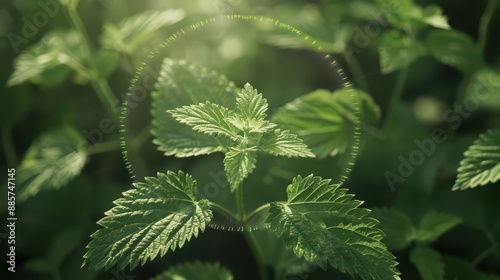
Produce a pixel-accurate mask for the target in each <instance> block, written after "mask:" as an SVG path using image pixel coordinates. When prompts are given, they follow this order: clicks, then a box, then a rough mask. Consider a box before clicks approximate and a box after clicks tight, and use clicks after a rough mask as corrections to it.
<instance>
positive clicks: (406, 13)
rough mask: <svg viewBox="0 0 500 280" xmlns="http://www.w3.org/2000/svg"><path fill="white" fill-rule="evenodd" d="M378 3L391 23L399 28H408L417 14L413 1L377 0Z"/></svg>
mask: <svg viewBox="0 0 500 280" xmlns="http://www.w3.org/2000/svg"><path fill="white" fill-rule="evenodd" d="M377 3H378V6H379V7H380V9H382V11H383V12H384V13H385V14H386V16H387V17H388V18H389V21H390V22H391V23H392V24H394V25H395V26H397V27H403V28H404V27H406V25H407V24H408V22H409V21H410V20H411V19H412V18H413V15H414V12H415V5H414V4H413V1H412V0H377Z"/></svg>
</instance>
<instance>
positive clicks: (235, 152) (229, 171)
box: [224, 147, 257, 191]
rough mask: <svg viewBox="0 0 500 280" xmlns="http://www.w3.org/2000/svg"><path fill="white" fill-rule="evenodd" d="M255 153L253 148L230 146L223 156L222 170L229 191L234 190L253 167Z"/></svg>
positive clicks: (255, 158) (255, 157)
mask: <svg viewBox="0 0 500 280" xmlns="http://www.w3.org/2000/svg"><path fill="white" fill-rule="evenodd" d="M256 161H257V155H256V151H255V149H248V148H242V147H238V148H235V147H230V148H229V152H227V153H226V156H225V157H224V170H225V171H226V175H227V180H228V181H229V183H230V186H231V191H234V190H236V188H237V187H238V186H239V185H240V183H241V182H243V180H244V179H245V178H246V177H248V174H250V173H252V171H253V170H254V169H255V162H256Z"/></svg>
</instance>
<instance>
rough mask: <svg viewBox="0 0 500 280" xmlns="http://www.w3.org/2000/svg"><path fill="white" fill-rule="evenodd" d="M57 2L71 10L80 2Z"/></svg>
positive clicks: (78, 0) (71, 0)
mask: <svg viewBox="0 0 500 280" xmlns="http://www.w3.org/2000/svg"><path fill="white" fill-rule="evenodd" d="M58 1H59V2H61V4H63V5H65V6H67V7H68V8H70V9H72V10H74V9H76V7H77V6H78V3H79V2H80V0H58Z"/></svg>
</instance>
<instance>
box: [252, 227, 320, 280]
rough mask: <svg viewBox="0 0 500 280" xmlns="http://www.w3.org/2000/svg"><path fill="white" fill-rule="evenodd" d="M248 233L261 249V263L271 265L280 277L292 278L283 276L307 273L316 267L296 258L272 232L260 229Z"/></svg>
mask: <svg viewBox="0 0 500 280" xmlns="http://www.w3.org/2000/svg"><path fill="white" fill-rule="evenodd" d="M248 234H251V235H252V236H253V237H254V238H255V239H256V240H257V244H259V248H260V250H261V251H262V257H263V260H262V262H263V264H265V265H266V266H268V267H272V268H273V269H274V270H275V271H277V273H278V275H282V278H281V279H293V278H292V277H287V278H285V276H290V275H297V274H301V273H304V272H305V273H307V272H310V270H312V269H315V268H316V265H314V264H311V263H309V262H307V261H306V260H304V259H301V258H298V257H297V256H296V255H295V254H294V253H293V251H291V250H287V249H286V246H285V242H284V241H283V240H282V239H278V238H276V234H275V233H274V232H272V231H270V230H268V229H262V230H255V231H252V232H249V233H248Z"/></svg>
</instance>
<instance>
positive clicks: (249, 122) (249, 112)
mask: <svg viewBox="0 0 500 280" xmlns="http://www.w3.org/2000/svg"><path fill="white" fill-rule="evenodd" d="M236 106H237V112H238V113H239V114H238V115H237V116H235V117H232V120H230V121H231V122H232V123H233V124H234V125H235V126H236V127H238V129H240V130H241V131H244V132H255V133H263V132H267V131H269V130H270V129H272V128H274V127H276V124H273V123H270V122H269V121H266V120H265V118H266V117H267V115H266V111H267V109H268V106H269V105H268V104H267V100H266V99H264V98H262V94H261V93H259V92H258V91H257V90H256V89H254V88H253V87H252V86H251V85H250V84H248V83H247V84H245V86H244V87H243V89H242V90H241V91H240V92H239V93H238V97H237V98H236Z"/></svg>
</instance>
